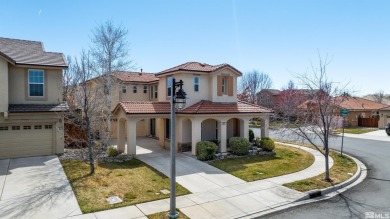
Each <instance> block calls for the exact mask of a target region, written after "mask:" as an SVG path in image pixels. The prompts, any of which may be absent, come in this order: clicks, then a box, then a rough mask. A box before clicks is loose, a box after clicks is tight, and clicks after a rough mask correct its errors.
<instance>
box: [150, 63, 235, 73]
mask: <svg viewBox="0 0 390 219" xmlns="http://www.w3.org/2000/svg"><path fill="white" fill-rule="evenodd" d="M222 68H230V69H231V70H233V71H234V72H235V73H237V74H238V75H242V73H241V72H240V71H239V70H237V69H236V68H234V67H233V66H231V65H229V64H226V63H224V64H219V65H209V64H206V63H200V62H186V63H184V64H181V65H178V66H175V67H172V68H169V69H166V70H164V71H161V72H159V73H157V74H156V76H159V75H164V74H168V73H173V72H178V71H189V72H204V73H210V72H215V71H217V70H220V69H222Z"/></svg>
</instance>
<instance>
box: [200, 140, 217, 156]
mask: <svg viewBox="0 0 390 219" xmlns="http://www.w3.org/2000/svg"><path fill="white" fill-rule="evenodd" d="M217 149H218V146H217V145H216V144H215V143H213V142H211V141H200V142H198V143H196V157H197V158H198V159H199V160H212V159H214V157H215V153H216V152H217Z"/></svg>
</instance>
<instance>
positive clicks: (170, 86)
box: [167, 76, 173, 97]
mask: <svg viewBox="0 0 390 219" xmlns="http://www.w3.org/2000/svg"><path fill="white" fill-rule="evenodd" d="M169 79H170V81H171V85H169ZM172 79H173V77H172V76H170V77H167V97H170V96H171V95H172V83H173V82H172ZM169 89H170V90H169ZM169 91H171V94H169Z"/></svg>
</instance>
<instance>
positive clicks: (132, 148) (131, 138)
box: [127, 119, 137, 155]
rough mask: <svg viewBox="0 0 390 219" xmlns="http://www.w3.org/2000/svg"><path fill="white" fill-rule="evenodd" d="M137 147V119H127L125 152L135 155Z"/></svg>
mask: <svg viewBox="0 0 390 219" xmlns="http://www.w3.org/2000/svg"><path fill="white" fill-rule="evenodd" d="M136 148H137V120H135V119H127V154H129V155H135V154H136Z"/></svg>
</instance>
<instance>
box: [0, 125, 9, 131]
mask: <svg viewBox="0 0 390 219" xmlns="http://www.w3.org/2000/svg"><path fill="white" fill-rule="evenodd" d="M0 131H8V126H0Z"/></svg>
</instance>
